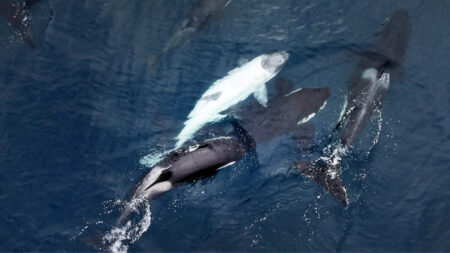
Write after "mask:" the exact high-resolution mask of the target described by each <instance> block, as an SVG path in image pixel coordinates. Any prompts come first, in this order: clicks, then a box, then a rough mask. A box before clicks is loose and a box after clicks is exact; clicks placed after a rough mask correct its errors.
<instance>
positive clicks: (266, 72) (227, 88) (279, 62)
mask: <svg viewBox="0 0 450 253" xmlns="http://www.w3.org/2000/svg"><path fill="white" fill-rule="evenodd" d="M288 59H289V54H288V53H287V52H285V51H281V52H276V53H273V54H263V55H260V56H258V57H256V58H254V59H253V60H251V61H250V62H248V63H246V64H244V65H242V66H240V67H238V68H235V69H233V70H232V71H230V72H229V73H228V74H227V75H226V76H225V77H224V78H222V79H220V80H217V81H216V82H214V84H213V85H212V86H211V87H209V89H208V90H207V91H206V92H205V93H203V95H202V96H201V98H200V99H199V100H198V101H197V104H196V105H195V107H194V109H192V111H191V112H190V113H189V116H188V119H187V120H186V121H185V122H184V128H183V129H182V130H181V132H180V133H179V134H178V136H177V137H176V140H177V143H176V146H175V148H179V147H181V146H182V145H183V144H184V143H185V142H186V141H187V140H189V139H190V138H192V136H193V135H194V134H195V133H196V132H197V131H198V130H199V129H200V128H202V127H203V126H204V125H205V124H206V123H209V122H214V121H217V120H220V119H222V118H223V117H225V115H224V114H221V113H222V112H223V111H225V110H227V109H229V108H230V107H231V106H233V105H235V104H237V103H239V102H241V101H243V100H245V99H246V98H247V97H248V96H250V95H251V94H253V95H254V96H255V98H256V99H257V101H258V102H259V103H260V104H262V105H263V106H266V105H267V100H268V99H267V90H266V85H265V84H266V82H268V81H269V80H271V79H272V78H273V77H274V76H275V75H276V74H277V73H278V72H279V71H280V70H281V68H282V67H283V66H284V64H285V63H286V61H287V60H288Z"/></svg>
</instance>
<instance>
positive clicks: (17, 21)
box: [0, 0, 39, 48]
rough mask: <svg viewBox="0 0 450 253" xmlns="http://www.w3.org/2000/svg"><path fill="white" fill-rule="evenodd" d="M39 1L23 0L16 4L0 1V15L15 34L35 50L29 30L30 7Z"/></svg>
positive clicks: (6, 0)
mask: <svg viewBox="0 0 450 253" xmlns="http://www.w3.org/2000/svg"><path fill="white" fill-rule="evenodd" d="M37 2H39V0H25V1H24V2H22V3H18V2H17V1H13V0H0V15H2V16H3V17H4V18H5V19H6V20H7V21H8V23H9V24H10V25H11V26H12V27H13V28H14V29H15V30H16V33H17V34H18V35H19V36H20V37H21V38H22V40H23V42H25V43H26V44H27V45H28V46H30V47H31V48H35V47H36V44H35V43H34V41H33V35H32V32H31V29H30V25H29V21H30V7H31V6H32V5H33V4H35V3H37Z"/></svg>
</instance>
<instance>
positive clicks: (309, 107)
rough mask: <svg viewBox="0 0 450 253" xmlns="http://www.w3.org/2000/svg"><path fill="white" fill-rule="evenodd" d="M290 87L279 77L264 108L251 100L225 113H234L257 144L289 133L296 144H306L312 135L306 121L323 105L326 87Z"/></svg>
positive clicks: (326, 97) (287, 81)
mask: <svg viewBox="0 0 450 253" xmlns="http://www.w3.org/2000/svg"><path fill="white" fill-rule="evenodd" d="M293 87H294V85H293V84H292V82H291V81H290V80H288V79H285V78H279V79H277V80H276V82H275V92H276V94H275V97H274V98H272V99H271V100H270V101H269V102H268V104H267V107H264V106H262V105H261V104H260V103H257V102H253V103H249V104H247V105H243V106H240V105H236V106H234V107H232V108H231V109H230V110H229V111H227V112H226V113H227V114H230V115H233V116H235V117H236V118H237V119H238V121H239V123H240V124H241V126H242V127H243V128H245V129H246V130H247V131H248V132H249V134H250V135H251V136H252V137H253V139H254V140H255V142H256V143H257V144H258V143H265V142H268V141H270V140H272V139H273V138H275V137H278V136H281V135H283V134H286V133H293V137H294V139H295V140H297V142H298V144H299V145H301V146H307V145H308V144H310V143H309V142H311V141H312V137H314V128H313V126H312V125H311V124H307V122H306V121H307V119H308V118H311V117H312V116H314V114H315V113H316V112H317V111H319V110H320V109H321V108H322V107H323V106H325V102H326V100H327V99H328V97H329V96H330V89H329V88H302V89H297V90H293Z"/></svg>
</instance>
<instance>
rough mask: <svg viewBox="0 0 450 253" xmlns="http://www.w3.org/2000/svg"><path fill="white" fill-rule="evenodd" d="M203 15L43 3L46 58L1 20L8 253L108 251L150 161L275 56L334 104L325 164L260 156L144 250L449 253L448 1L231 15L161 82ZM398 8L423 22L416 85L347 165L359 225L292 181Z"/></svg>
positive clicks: (169, 205) (158, 7)
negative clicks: (91, 240) (171, 41)
mask: <svg viewBox="0 0 450 253" xmlns="http://www.w3.org/2000/svg"><path fill="white" fill-rule="evenodd" d="M194 2H195V1H187V0H186V1H184V0H173V1H166V0H154V1H128V0H115V1H109V0H48V1H46V0H45V1H44V0H42V1H41V2H40V3H38V4H36V5H35V6H33V8H32V11H31V13H32V22H31V28H32V31H33V36H34V38H35V40H36V44H37V47H36V49H35V50H31V49H30V48H29V47H28V46H27V45H25V44H24V43H23V42H22V41H21V40H20V38H18V37H17V36H15V35H14V32H13V30H12V28H11V27H9V26H8V25H7V23H6V21H5V20H4V19H3V18H1V19H0V203H1V205H0V228H1V229H0V251H5V252H6V251H92V250H94V249H93V248H91V247H89V246H87V245H86V244H85V243H84V242H83V237H86V236H89V235H93V234H99V233H105V232H106V231H108V230H110V229H111V228H113V227H114V224H115V220H116V219H117V217H118V215H119V209H120V208H119V207H118V206H116V205H114V201H116V200H119V199H124V198H125V197H126V196H127V193H128V192H129V191H130V190H131V189H132V187H133V185H134V184H135V183H136V181H137V180H138V179H139V178H140V176H141V175H142V174H143V173H144V172H146V171H147V168H145V166H143V165H142V164H141V163H140V162H139V161H140V159H141V158H142V157H143V156H145V155H147V154H149V153H158V152H163V151H164V150H166V149H169V148H171V147H173V144H174V139H173V138H174V137H175V136H176V134H177V133H178V132H179V131H180V130H181V128H182V126H183V122H184V120H185V119H186V116H187V115H188V113H189V112H190V111H191V109H192V108H193V106H194V105H195V103H196V101H197V99H198V98H199V97H200V96H201V95H202V94H203V92H204V91H205V90H206V89H207V88H208V87H209V86H210V85H211V84H212V83H213V82H214V81H215V80H217V79H220V78H222V77H223V76H224V75H225V74H226V73H227V72H228V71H229V70H231V69H233V68H235V67H237V66H238V62H239V61H242V60H243V59H252V58H253V57H256V56H258V55H260V54H262V53H270V52H273V51H278V50H288V51H289V52H291V58H290V59H289V61H288V63H287V64H286V65H285V67H284V69H283V70H282V71H281V72H280V73H279V75H278V76H279V77H285V78H289V79H290V80H292V81H293V82H294V83H295V85H296V88H301V87H330V88H331V89H332V95H331V97H330V99H329V101H328V103H327V105H326V107H325V109H324V110H323V111H321V112H320V113H319V114H318V115H317V116H316V117H315V118H314V119H313V120H312V121H313V123H315V125H316V132H317V136H316V139H315V142H314V143H315V145H314V147H313V148H312V149H311V150H310V151H308V152H303V154H302V153H300V152H298V150H297V148H296V146H295V143H294V142H293V141H292V140H291V139H290V138H289V137H288V136H282V137H280V138H277V139H275V140H273V141H272V142H270V143H268V144H265V145H261V146H260V147H258V154H257V156H258V160H259V163H257V162H256V158H255V156H254V155H253V156H252V155H250V156H249V157H246V158H245V159H244V160H243V161H241V162H239V163H237V164H235V165H234V166H232V167H230V168H227V169H226V170H223V171H221V172H220V173H219V174H218V175H217V176H215V177H213V178H211V179H206V180H202V181H200V182H197V183H196V184H192V185H184V186H181V187H179V188H177V189H175V190H173V191H171V192H169V193H167V194H165V195H163V196H162V197H161V198H159V199H157V200H155V201H153V202H152V203H151V207H150V209H151V218H152V220H151V225H150V227H149V229H148V230H147V231H146V232H145V233H144V234H143V235H142V237H141V238H140V239H139V240H137V241H136V242H135V243H133V244H131V246H130V249H129V250H130V251H131V252H133V251H149V252H152V251H266V252H267V251H395V252H398V251H449V250H450V240H449V238H450V213H449V208H450V206H449V203H450V202H449V199H450V187H449V186H448V182H449V181H450V172H449V164H450V155H449V152H450V150H449V149H450V143H449V140H450V134H449V129H450V120H449V119H448V116H449V111H450V103H449V94H450V88H449V87H450V81H449V80H450V62H449V59H450V29H449V24H450V15H449V13H450V2H448V1H445V0H442V1H422V0H408V1H390V0H385V1H376V2H374V1H304V0H302V1H297V0H290V1H288V0H286V1H271V0H267V1H261V0H248V1H243V0H232V1H231V3H230V4H229V5H228V6H227V7H226V8H225V10H224V13H223V15H222V17H221V18H220V19H217V20H215V21H213V22H212V23H210V24H209V25H208V26H206V27H205V28H204V29H202V30H201V31H199V32H198V33H197V34H196V35H195V36H194V37H192V38H191V39H190V40H189V41H187V42H185V43H183V44H182V45H181V46H179V47H177V48H175V49H174V50H171V51H170V52H169V53H167V54H166V55H165V56H164V57H163V58H162V59H161V61H160V63H159V70H158V73H157V74H156V75H153V74H152V73H151V71H150V70H149V64H148V59H149V58H150V57H151V56H153V55H156V54H158V52H159V51H160V50H162V48H163V45H164V43H165V42H166V41H167V40H168V38H169V37H170V36H171V35H172V33H173V31H174V29H175V28H176V27H177V25H179V24H180V22H181V20H182V19H183V17H184V16H185V15H186V13H187V12H188V10H189V8H190V6H192V4H193V3H194ZM398 8H405V9H407V10H408V11H409V12H410V16H411V22H412V36H411V40H410V43H409V48H408V50H407V54H406V59H405V62H404V63H403V66H402V75H401V78H400V79H397V80H395V81H394V82H393V84H392V86H391V89H390V91H389V94H388V96H387V98H386V100H385V101H384V103H383V112H382V116H381V117H380V116H378V117H377V118H375V119H374V120H373V122H372V123H371V124H370V126H369V127H368V128H367V131H366V133H365V134H364V136H362V137H361V139H360V141H359V142H358V143H357V145H356V146H355V148H354V150H353V151H352V154H351V155H350V156H349V157H346V158H345V159H344V161H343V180H344V182H345V183H346V185H347V188H348V189H347V190H348V193H349V197H350V206H349V208H348V209H344V208H343V207H342V206H341V204H340V203H339V202H338V201H336V200H335V199H334V198H333V197H331V196H330V195H329V194H326V193H325V191H324V190H323V189H322V188H321V187H319V186H318V185H317V184H316V183H315V182H312V181H311V180H309V179H307V178H305V177H303V176H302V175H301V174H299V173H298V172H297V171H295V170H294V169H292V168H290V164H291V163H292V162H293V161H295V160H297V159H299V158H301V157H302V156H315V155H316V156H317V155H318V154H319V153H320V152H321V150H322V149H323V148H324V147H325V146H326V145H327V140H328V137H329V134H330V133H331V131H332V129H333V127H334V126H335V124H336V121H337V120H338V117H339V112H340V111H341V106H342V102H343V97H344V95H345V94H346V92H347V86H348V83H349V80H350V76H351V74H352V73H353V70H354V68H355V66H356V64H357V63H358V61H359V60H360V55H358V54H354V53H352V52H354V51H361V50H364V49H365V48H369V47H370V46H372V45H373V43H375V41H376V40H377V36H376V32H377V31H379V30H380V29H381V28H382V25H383V24H384V23H385V22H386V20H387V18H388V17H389V16H390V14H391V13H392V12H393V11H394V10H395V9H398ZM272 84H273V81H271V82H270V83H269V84H268V87H271V85H272ZM270 89H271V88H269V92H272V91H271V90H270ZM294 109H295V108H294ZM378 124H381V131H380V132H379V133H380V134H379V138H378V142H377V143H376V144H375V145H374V147H373V148H370V147H371V146H372V145H373V144H374V143H375V140H376V133H378ZM366 137H367V138H366Z"/></svg>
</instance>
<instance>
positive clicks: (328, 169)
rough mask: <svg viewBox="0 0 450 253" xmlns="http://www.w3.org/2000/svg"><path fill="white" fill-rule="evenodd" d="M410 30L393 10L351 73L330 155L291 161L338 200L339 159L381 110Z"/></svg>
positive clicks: (342, 196)
mask: <svg viewBox="0 0 450 253" xmlns="http://www.w3.org/2000/svg"><path fill="white" fill-rule="evenodd" d="M410 34H411V24H410V18H409V13H408V11H406V10H402V9H400V10H397V11H395V12H394V13H393V14H392V15H391V17H390V19H389V22H388V24H387V25H386V27H385V28H384V29H383V30H382V31H381V33H380V36H381V37H380V39H379V41H378V42H377V43H376V44H375V46H374V48H373V49H372V50H371V51H370V52H368V53H367V54H366V56H365V57H364V58H363V59H362V60H361V61H360V62H359V64H358V65H357V67H356V70H355V72H354V73H353V75H352V78H351V83H350V86H349V88H348V97H347V101H346V105H345V108H344V113H343V116H342V117H341V119H340V121H339V122H338V124H337V126H336V128H335V132H337V130H340V137H339V140H338V142H337V143H335V145H334V150H333V153H332V155H331V157H327V156H322V157H320V158H319V159H317V160H316V161H313V162H308V161H300V162H297V163H295V164H294V167H296V168H297V169H299V170H300V171H301V172H302V173H303V174H304V175H306V176H308V177H310V178H312V179H313V180H315V181H317V182H318V183H320V184H321V185H322V186H323V187H324V188H325V189H326V190H327V191H329V192H330V193H331V194H332V195H333V196H335V197H336V198H337V199H338V200H339V201H341V202H342V204H343V205H344V206H345V207H347V206H348V197H347V191H346V188H345V186H344V183H343V182H342V180H341V178H340V175H339V174H340V170H339V168H340V161H341V159H342V157H343V156H345V155H346V154H347V153H348V151H349V148H350V147H351V146H352V144H353V143H354V142H355V140H356V139H357V138H358V137H359V135H360V134H361V132H362V130H363V129H364V128H365V126H366V125H367V124H368V122H369V120H370V117H371V115H372V114H373V113H374V112H376V111H378V110H381V103H382V101H383V99H384V97H385V95H386V93H387V91H388V89H389V86H390V83H391V80H392V79H393V77H395V76H397V75H398V70H399V67H400V65H401V63H402V62H403V59H404V58H405V54H406V49H407V47H408V42H409V38H410Z"/></svg>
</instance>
